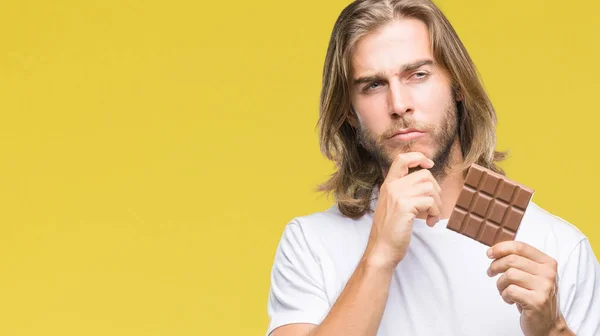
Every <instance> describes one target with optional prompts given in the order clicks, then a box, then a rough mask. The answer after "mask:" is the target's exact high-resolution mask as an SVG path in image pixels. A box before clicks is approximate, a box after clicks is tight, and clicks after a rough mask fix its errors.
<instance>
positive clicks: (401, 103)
mask: <svg viewBox="0 0 600 336" xmlns="http://www.w3.org/2000/svg"><path fill="white" fill-rule="evenodd" d="M351 64H352V83H351V100H352V107H353V109H354V111H355V113H356V116H357V118H358V120H357V123H358V125H357V126H358V128H359V130H360V132H359V141H360V143H361V144H362V146H363V147H365V149H366V150H367V151H369V152H370V153H371V154H372V155H373V157H375V158H376V159H377V160H378V161H379V163H380V164H381V166H382V169H383V170H384V171H386V172H387V170H388V168H389V166H390V165H391V163H392V161H393V158H394V157H395V156H396V155H398V154H400V153H405V152H413V151H419V152H422V153H423V154H425V156H427V157H428V158H430V159H432V160H433V161H434V162H435V166H434V168H433V169H432V170H431V172H432V173H433V175H434V176H436V177H437V178H438V179H439V178H442V177H443V176H444V175H445V173H446V172H447V170H448V168H449V162H450V159H451V156H452V155H453V150H452V149H453V145H455V144H456V143H457V108H456V103H457V102H456V100H455V98H454V95H453V94H452V89H451V82H450V78H449V75H448V73H447V72H446V71H445V70H444V69H442V68H441V67H439V66H438V65H437V64H436V63H435V60H434V57H433V54H432V52H431V46H430V43H429V31H428V29H427V26H426V25H425V24H424V23H423V22H421V21H419V20H414V19H403V20H401V21H394V22H393V23H390V24H388V25H386V26H384V27H383V28H382V29H380V30H378V31H376V32H373V33H370V34H368V35H366V36H364V37H363V38H361V39H360V40H359V41H358V43H357V44H356V46H355V49H354V53H353V55H352V60H351Z"/></svg>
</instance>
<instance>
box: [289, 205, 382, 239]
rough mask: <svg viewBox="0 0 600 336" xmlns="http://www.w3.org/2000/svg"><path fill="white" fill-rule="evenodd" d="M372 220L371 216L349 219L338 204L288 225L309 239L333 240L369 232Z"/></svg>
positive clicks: (296, 218) (297, 219) (299, 217)
mask: <svg viewBox="0 0 600 336" xmlns="http://www.w3.org/2000/svg"><path fill="white" fill-rule="evenodd" d="M370 218H372V216H371V215H369V214H366V215H364V216H362V217H361V218H359V219H352V218H349V217H347V216H345V215H344V214H342V213H341V211H340V210H339V208H338V206H337V204H334V205H332V206H331V207H329V208H327V209H326V210H323V211H319V212H315V213H311V214H308V215H304V216H298V217H295V218H294V219H293V220H292V221H291V223H290V224H288V225H295V226H297V227H298V228H299V229H301V230H302V232H304V235H305V236H306V238H307V239H315V238H317V237H320V238H326V239H331V238H335V237H336V236H338V237H339V236H345V235H349V234H350V235H352V234H355V233H357V232H363V231H365V230H369V229H370V226H371V220H370ZM367 232H368V231H367Z"/></svg>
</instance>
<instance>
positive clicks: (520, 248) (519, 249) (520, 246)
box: [516, 242, 525, 255]
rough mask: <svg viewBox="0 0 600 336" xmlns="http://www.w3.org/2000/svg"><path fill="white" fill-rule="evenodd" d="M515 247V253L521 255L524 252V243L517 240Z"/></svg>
mask: <svg viewBox="0 0 600 336" xmlns="http://www.w3.org/2000/svg"><path fill="white" fill-rule="evenodd" d="M516 249H517V253H518V254H521V255H522V254H523V253H524V252H525V244H524V243H522V242H517V246H516Z"/></svg>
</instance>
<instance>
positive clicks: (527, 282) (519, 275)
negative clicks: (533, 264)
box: [496, 268, 539, 293]
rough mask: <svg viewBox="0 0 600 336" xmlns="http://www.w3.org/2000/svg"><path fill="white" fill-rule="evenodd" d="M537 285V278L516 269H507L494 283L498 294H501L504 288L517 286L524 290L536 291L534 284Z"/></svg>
mask: <svg viewBox="0 0 600 336" xmlns="http://www.w3.org/2000/svg"><path fill="white" fill-rule="evenodd" d="M537 283H539V278H537V277H536V276H534V275H531V274H529V273H527V272H523V271H521V270H518V269H516V268H509V269H508V270H507V271H506V272H504V274H503V275H502V276H501V277H500V278H499V279H498V281H497V282H496V287H497V288H498V293H502V292H503V291H504V290H505V289H506V287H508V286H510V285H517V286H519V287H523V288H525V289H530V290H534V291H535V290H536V284H537Z"/></svg>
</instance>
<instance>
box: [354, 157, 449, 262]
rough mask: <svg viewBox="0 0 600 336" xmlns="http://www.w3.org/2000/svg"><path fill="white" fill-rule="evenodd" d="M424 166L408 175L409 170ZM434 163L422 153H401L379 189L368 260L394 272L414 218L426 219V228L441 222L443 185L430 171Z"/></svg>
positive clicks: (404, 247) (405, 245)
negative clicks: (441, 191) (441, 185)
mask: <svg viewBox="0 0 600 336" xmlns="http://www.w3.org/2000/svg"><path fill="white" fill-rule="evenodd" d="M418 166H420V167H422V168H424V169H421V170H419V171H416V172H414V173H411V174H408V169H409V168H414V167H418ZM431 167H433V161H431V160H430V159H428V158H427V157H426V156H425V155H423V154H422V153H420V152H411V153H403V154H399V155H398V156H397V157H396V158H395V159H394V162H392V165H391V167H390V170H389V172H388V174H387V176H386V178H385V181H384V182H383V183H382V185H381V188H380V190H379V200H378V202H377V208H376V209H375V214H374V217H373V225H372V227H371V234H370V236H369V243H368V244H367V249H366V251H365V258H366V259H367V260H369V261H371V262H376V263H377V264H378V265H383V266H386V267H391V268H392V269H393V268H395V267H396V265H398V263H399V262H400V261H401V260H402V259H403V258H404V256H405V255H406V252H407V251H408V245H409V243H410V239H411V235H412V224H413V219H414V218H415V217H417V216H419V217H420V216H423V217H425V216H427V225H429V226H433V225H435V223H437V221H438V220H439V216H440V210H439V209H440V207H441V198H440V190H441V188H440V186H439V184H438V182H437V181H436V180H435V178H434V177H433V176H432V175H431V172H430V171H429V170H428V169H430V168H431Z"/></svg>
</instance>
